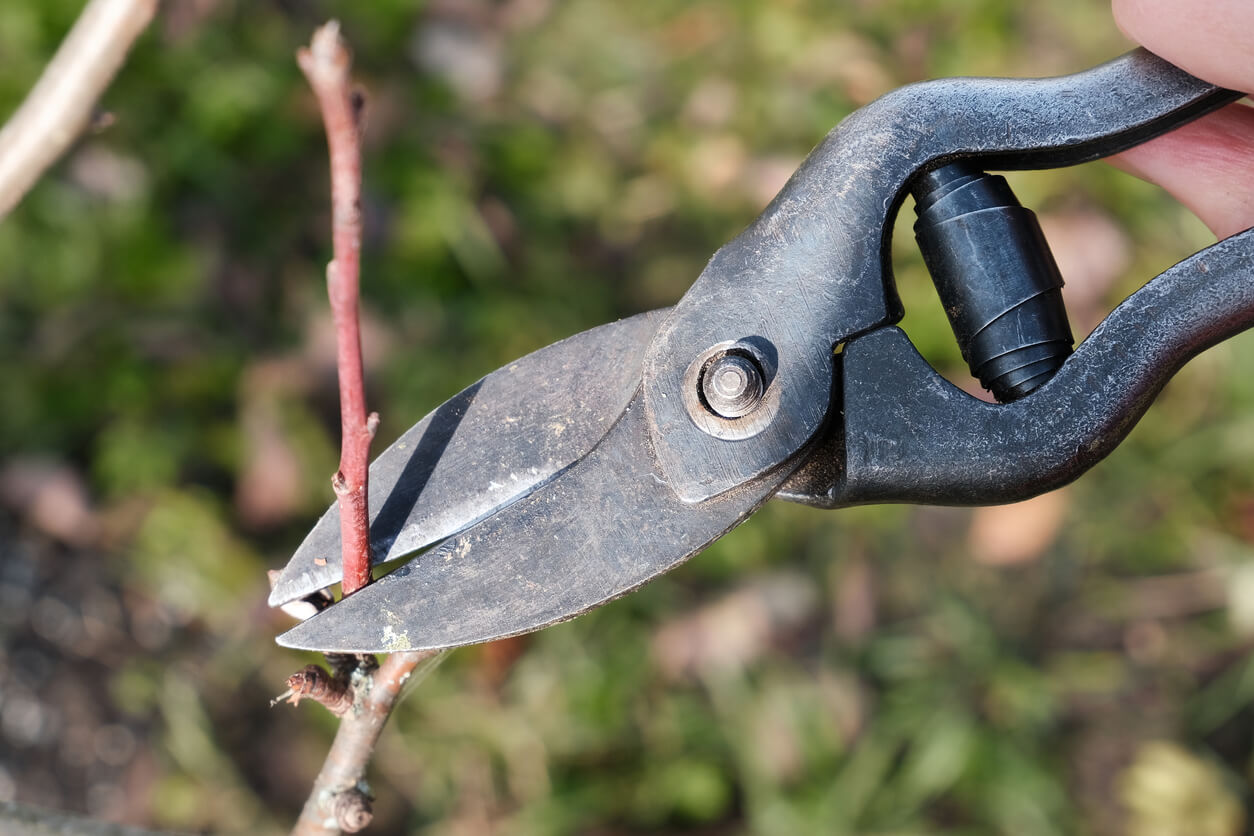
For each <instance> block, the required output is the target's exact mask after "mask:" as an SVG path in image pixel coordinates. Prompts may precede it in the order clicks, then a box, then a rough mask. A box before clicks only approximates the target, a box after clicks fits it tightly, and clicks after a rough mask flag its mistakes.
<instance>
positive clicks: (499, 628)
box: [278, 397, 790, 653]
mask: <svg viewBox="0 0 1254 836" xmlns="http://www.w3.org/2000/svg"><path fill="white" fill-rule="evenodd" d="M647 450H648V428H647V424H646V420H645V416H644V409H643V406H642V404H641V403H640V398H639V397H636V398H635V399H634V400H633V401H632V402H631V405H630V406H628V407H627V409H626V410H625V411H624V413H623V417H622V420H620V421H619V422H618V423H617V424H615V425H614V428H613V429H612V430H611V431H610V432H609V434H608V435H606V437H605V438H604V439H603V440H602V442H601V443H600V444H599V445H598V446H597V447H596V448H595V449H594V450H592V452H590V453H589V454H588V455H587V456H586V457H584V458H583V459H581V460H580V461H579V462H577V463H576V464H575V465H573V466H572V467H570V468H568V469H567V470H565V471H563V472H562V473H560V474H559V475H558V476H557V477H556V478H555V479H553V480H552V481H551V482H549V483H548V484H547V485H545V486H544V487H543V488H541V489H540V490H537V491H534V492H532V493H531V494H529V495H527V496H526V497H523V498H522V499H520V500H518V501H517V502H514V503H512V504H511V505H509V506H508V507H506V508H504V509H502V510H501V511H500V512H498V513H497V514H495V515H493V516H491V517H489V518H488V519H486V520H484V521H483V522H481V523H479V524H478V525H476V526H474V527H472V528H470V529H468V530H466V531H464V532H462V533H461V534H459V535H457V536H455V537H453V538H451V539H449V540H447V541H446V542H444V543H442V544H441V545H440V546H439V547H438V548H435V549H431V550H430V551H427V552H425V553H423V554H421V555H419V556H418V557H417V558H415V559H414V560H413V561H412V562H410V563H408V564H406V565H405V566H402V567H401V568H400V569H397V570H396V571H395V572H392V573H391V574H389V575H387V576H385V577H383V578H381V579H379V580H378V581H376V582H375V583H372V584H371V585H369V586H367V587H365V588H363V589H361V590H359V591H357V592H356V593H354V594H352V595H350V596H348V597H347V598H345V599H344V600H343V601H341V602H339V603H338V604H336V605H335V606H333V607H331V608H330V609H327V610H324V611H323V612H321V613H319V614H317V615H315V616H313V617H312V618H310V619H308V620H306V621H304V622H302V623H301V624H299V625H298V626H296V627H295V628H293V629H292V630H289V631H288V632H286V633H284V634H283V635H282V636H279V639H278V641H279V644H281V645H284V646H286V647H294V648H304V649H309V650H325V651H343V652H359V653H360V652H392V651H398V650H418V649H426V648H440V647H456V646H458V645H463V644H474V643H477V642H485V641H490V640H492V639H499V638H505V637H507V636H512V635H517V634H519V633H525V632H529V631H532V630H538V629H540V628H541V627H547V626H548V625H550V624H555V623H557V622H559V621H566V620H568V619H571V618H573V617H575V616H577V615H579V614H581V613H583V612H586V611H587V610H589V609H591V608H593V607H596V606H599V605H601V604H604V603H606V602H607V601H610V600H612V599H614V598H617V597H619V596H621V595H625V594H626V593H628V592H630V591H632V590H633V589H635V588H637V587H639V586H640V585H641V584H644V583H645V582H647V581H649V580H651V579H652V578H655V577H657V576H658V575H660V574H662V573H664V572H667V571H669V570H670V569H673V568H674V567H675V566H677V565H679V564H680V563H682V562H683V561H685V560H687V559H688V558H689V557H691V556H692V555H693V554H696V553H697V552H699V551H701V550H702V549H703V548H705V547H706V546H707V545H709V544H710V543H712V542H713V541H714V540H717V539H718V538H719V537H721V536H723V535H724V534H725V533H727V532H728V531H729V530H731V529H732V528H734V527H735V526H737V525H739V524H740V523H741V522H743V521H744V520H745V519H746V518H747V517H748V516H749V514H751V513H752V512H753V511H754V510H755V509H756V508H757V507H758V506H759V505H761V504H762V503H763V502H765V501H766V500H767V499H768V498H770V496H771V495H772V494H774V493H775V490H776V489H777V488H778V487H779V485H780V483H781V482H782V481H783V480H784V479H785V478H786V477H787V476H788V473H789V472H790V470H789V469H788V468H787V467H784V468H776V470H775V471H774V472H772V473H771V474H768V475H767V476H765V477H763V478H761V479H758V480H755V481H753V482H751V483H748V484H746V485H742V486H741V487H740V488H738V489H736V490H734V491H728V492H727V493H724V494H723V495H721V496H719V497H716V498H714V499H711V500H708V501H706V502H704V503H701V504H699V505H690V504H688V503H685V502H684V501H682V500H681V499H680V498H679V497H678V496H676V494H675V492H674V491H672V490H671V489H670V488H669V487H668V486H667V484H666V482H665V480H664V479H663V478H662V476H661V474H660V472H659V471H658V469H657V466H656V464H655V463H654V461H653V457H652V456H650V455H648V453H647Z"/></svg>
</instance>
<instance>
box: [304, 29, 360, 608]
mask: <svg viewBox="0 0 1254 836" xmlns="http://www.w3.org/2000/svg"><path fill="white" fill-rule="evenodd" d="M296 61H297V63H298V64H299V65H300V68H301V70H302V71H303V72H304V74H305V78H307V79H308V80H309V86H310V87H312V88H313V91H314V95H315V96H317V98H318V106H319V108H320V109H321V111H322V121H323V125H324V126H325V127H326V133H327V146H328V149H329V151H330V155H331V240H332V250H333V253H334V257H333V260H332V261H331V263H330V264H328V265H327V295H328V296H329V297H330V299H331V314H332V316H333V318H334V319H335V345H336V358H335V359H336V366H337V368H338V370H339V378H340V469H339V471H338V472H337V473H336V474H335V477H334V478H333V479H332V480H331V484H332V487H334V488H335V495H336V496H337V497H338V498H339V501H340V537H341V540H342V542H343V563H344V594H345V595H350V594H352V593H353V592H356V591H357V590H358V589H360V588H361V587H363V586H365V585H366V584H368V583H369V582H370V512H369V499H368V497H369V473H370V441H371V439H373V438H374V431H375V428H376V427H377V426H378V422H379V418H378V416H377V415H374V414H370V415H367V413H366V384H365V376H364V373H363V370H362V361H361V327H360V324H359V322H358V301H357V300H358V298H359V288H360V284H361V279H360V275H361V107H360V104H361V101H360V99H359V98H358V97H357V96H356V95H355V94H354V92H353V86H352V78H351V76H350V69H351V67H352V56H351V54H350V53H349V51H348V47H347V46H346V45H345V43H344V41H343V39H341V38H340V27H339V24H338V23H336V22H335V21H331V22H329V23H327V24H326V25H324V26H322V27H320V28H319V29H318V30H317V31H316V32H314V36H313V40H312V41H311V42H310V45H309V47H308V48H306V49H302V50H300V51H299V52H298V53H297V54H296Z"/></svg>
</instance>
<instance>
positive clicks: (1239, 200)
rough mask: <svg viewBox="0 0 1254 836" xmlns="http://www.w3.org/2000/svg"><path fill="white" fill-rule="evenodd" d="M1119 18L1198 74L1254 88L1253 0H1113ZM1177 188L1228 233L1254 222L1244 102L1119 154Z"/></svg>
mask: <svg viewBox="0 0 1254 836" xmlns="http://www.w3.org/2000/svg"><path fill="white" fill-rule="evenodd" d="M1112 5H1113V11H1114V15H1115V22H1116V23H1117V24H1118V25H1119V28H1120V29H1122V30H1123V32H1124V34H1126V35H1127V36H1128V37H1130V38H1132V39H1133V40H1135V41H1136V42H1138V43H1140V44H1141V45H1143V46H1144V47H1145V48H1146V49H1148V50H1149V51H1150V52H1153V53H1155V54H1156V55H1159V56H1161V57H1162V58H1165V59H1167V60H1168V61H1170V62H1171V63H1173V64H1175V65H1176V66H1178V67H1180V68H1181V69H1184V70H1187V71H1188V72H1190V73H1192V74H1193V75H1195V76H1197V77H1198V78H1201V79H1204V80H1206V81H1209V82H1211V83H1212V84H1218V85H1220V86H1222V87H1229V88H1232V89H1234V90H1242V91H1244V92H1246V93H1254V4H1252V3H1251V2H1250V0H1113V3H1112ZM1111 162H1112V163H1114V164H1115V165H1116V166H1117V167H1119V168H1121V169H1123V170H1124V171H1128V172H1130V173H1132V174H1135V175H1136V176H1138V177H1141V178H1142V179H1145V180H1148V181H1149V182H1151V183H1156V184H1158V185H1160V186H1162V187H1163V188H1165V189H1166V190H1167V191H1169V192H1171V194H1172V195H1174V196H1175V197H1176V199H1177V200H1179V201H1180V202H1181V203H1183V204H1184V205H1185V206H1187V207H1189V209H1191V210H1192V211H1193V212H1194V214H1196V215H1197V216H1198V217H1199V218H1201V219H1202V220H1203V221H1204V222H1205V223H1206V225H1207V226H1209V227H1210V228H1211V231H1212V232H1214V233H1215V234H1216V235H1218V236H1219V237H1220V238H1224V237H1226V236H1228V235H1231V234H1233V233H1234V232H1240V231H1241V230H1243V229H1246V228H1248V227H1251V226H1254V108H1251V107H1250V106H1249V105H1246V104H1243V103H1241V102H1237V103H1236V104H1232V105H1228V106H1227V107H1225V108H1222V109H1220V110H1218V111H1216V112H1215V113H1212V114H1210V115H1208V116H1205V117H1203V118H1201V119H1199V120H1197V121H1196V122H1192V123H1190V124H1188V125H1185V126H1184V127H1183V128H1180V129H1179V130H1176V131H1173V132H1171V133H1169V134H1167V135H1166V136H1163V137H1160V138H1158V139H1155V140H1153V141H1151V142H1147V143H1145V144H1144V145H1140V146H1138V147H1136V148H1133V149H1131V150H1129V151H1125V152H1123V153H1122V154H1118V155H1116V156H1115V157H1112V158H1111Z"/></svg>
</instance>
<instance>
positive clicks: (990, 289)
mask: <svg viewBox="0 0 1254 836" xmlns="http://www.w3.org/2000/svg"><path fill="white" fill-rule="evenodd" d="M912 191H913V194H914V199H915V211H916V212H917V213H918V216H919V217H918V220H917V221H916V222H915V224H914V235H915V238H916V239H917V240H918V242H919V249H920V250H921V251H922V253H923V260H924V262H926V264H927V267H928V270H929V272H931V274H932V281H933V282H935V284H936V290H937V293H938V294H939V295H940V298H941V303H942V304H943V305H944V306H945V313H946V314H947V315H948V316H949V322H950V324H951V325H952V326H953V329H954V336H956V337H957V340H958V347H959V348H960V349H961V350H962V357H963V359H964V360H966V361H967V365H968V366H969V367H970V369H971V373H972V374H973V375H975V376H976V377H977V378H979V380H980V383H981V384H983V386H984V388H985V389H988V390H989V391H991V392H992V393H993V396H994V397H995V398H997V400H999V401H1001V402H1002V403H1007V402H1009V401H1013V400H1016V399H1018V398H1022V397H1023V396H1025V395H1027V394H1029V393H1030V392H1032V391H1033V390H1035V389H1037V388H1038V387H1040V386H1041V385H1042V384H1044V383H1045V382H1046V381H1047V380H1049V379H1050V378H1051V377H1053V375H1054V373H1055V372H1056V371H1058V369H1059V367H1060V366H1062V364H1063V361H1064V360H1066V359H1067V357H1068V356H1069V355H1070V354H1071V346H1072V344H1073V343H1074V339H1073V338H1072V336H1071V326H1070V324H1069V323H1068V322H1067V311H1066V308H1065V307H1064V306H1063V301H1062V276H1061V275H1060V274H1059V272H1058V265H1057V264H1055V263H1054V256H1053V254H1052V253H1051V252H1050V251H1049V245H1048V244H1047V243H1046V242H1045V236H1044V235H1043V234H1042V233H1041V226H1040V224H1039V223H1038V222H1037V220H1036V215H1035V214H1034V213H1033V212H1032V211H1031V210H1030V209H1025V208H1024V207H1023V205H1022V204H1020V203H1019V200H1018V198H1016V197H1015V195H1014V192H1012V191H1011V190H1010V185H1009V184H1008V183H1007V182H1006V179H1005V178H1004V177H999V176H997V175H992V174H985V173H984V172H982V171H980V170H978V169H976V168H974V167H972V166H970V165H968V164H966V163H951V164H949V165H946V166H943V167H941V168H938V169H936V170H934V171H930V172H927V173H926V174H923V175H921V176H920V177H919V178H918V179H917V180H916V181H915V182H914V184H913V188H912Z"/></svg>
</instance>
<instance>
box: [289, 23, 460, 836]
mask: <svg viewBox="0 0 1254 836" xmlns="http://www.w3.org/2000/svg"><path fill="white" fill-rule="evenodd" d="M297 63H299V64H300V68H301V70H302V71H303V72H304V73H305V77H306V78H307V79H308V80H309V84H310V86H311V87H312V88H313V90H314V94H315V95H316V96H317V99H318V105H319V108H320V109H321V111H322V120H323V125H324V126H325V128H326V133H327V146H328V148H329V151H330V157H331V203H332V220H331V223H332V240H333V251H334V255H333V260H332V261H331V263H330V264H329V265H327V292H328V295H329V296H330V300H331V313H332V315H333V317H334V320H335V334H336V366H337V370H338V372H339V382H340V427H341V433H342V441H341V447H340V469H339V472H337V473H336V474H335V477H334V478H333V479H332V485H333V486H334V488H335V493H336V496H337V497H339V503H340V536H341V540H342V550H343V551H342V555H343V564H344V585H343V588H344V594H345V595H349V594H351V593H353V592H355V591H356V590H358V589H360V588H361V587H363V586H365V585H366V584H368V583H369V582H370V562H371V561H370V514H369V507H370V506H369V482H368V475H369V464H370V441H371V439H372V438H373V437H374V433H375V429H376V428H377V427H378V424H379V416H378V415H377V414H375V413H369V414H367V412H366V387H365V380H364V375H363V372H362V359H361V332H360V326H359V324H358V308H359V296H360V284H361V282H360V264H361V261H360V257H361V112H362V104H363V101H362V99H361V97H360V96H359V95H358V94H357V93H355V92H354V91H353V89H352V80H351V77H350V68H351V66H352V57H351V55H350V53H349V50H348V47H347V46H346V45H345V43H344V41H343V40H342V39H341V38H340V29H339V24H338V23H336V22H335V21H331V22H329V23H327V24H325V25H324V26H322V27H321V28H319V29H318V30H317V31H316V32H315V33H314V36H313V40H312V41H311V43H310V46H309V48H308V49H302V50H300V52H299V53H298V54H297ZM437 655H439V651H414V652H408V653H394V654H392V655H391V656H389V657H387V659H386V660H384V662H383V664H382V665H380V666H378V667H376V666H375V664H374V657H372V656H365V657H342V656H334V657H333V656H330V655H328V662H329V663H330V664H331V666H332V669H333V670H334V671H335V672H334V673H333V674H328V673H327V672H326V671H324V670H323V669H322V668H320V667H318V666H317V665H310V666H308V667H306V668H305V669H304V670H302V671H300V672H299V673H297V674H295V675H293V676H292V677H291V678H289V680H288V685H289V694H290V698H289V702H292V703H298V702H299V701H300V700H301V699H302V698H308V699H313V700H315V701H317V702H320V703H322V704H323V705H325V706H326V707H327V708H328V709H329V710H331V711H332V713H334V714H336V715H337V716H339V717H340V718H341V719H340V728H339V730H338V731H337V732H336V735H335V741H334V742H333V743H332V744H331V750H330V752H328V753H327V758H326V761H325V762H324V763H323V765H322V769H321V771H320V772H319V773H318V777H317V779H316V780H315V781H314V786H313V789H312V790H311V791H310V794H309V798H308V799H307V800H306V802H305V806H304V809H303V810H301V815H300V819H299V820H298V821H297V822H296V826H295V828H293V830H292V832H293V834H300V836H313V834H331V833H339V832H340V831H347V832H349V833H355V832H357V831H359V830H361V829H362V828H364V827H365V826H366V825H368V824H369V823H370V819H371V817H372V812H371V808H370V795H369V791H368V790H367V789H366V784H365V773H366V765H367V764H368V763H369V762H370V756H371V754H372V753H373V752H374V747H375V743H376V742H377V741H378V739H379V733H380V732H381V731H382V730H383V726H384V724H385V723H386V722H387V718H388V716H389V715H390V714H391V713H392V708H393V707H394V706H395V705H396V702H397V700H398V698H399V697H400V695H401V690H402V686H403V685H404V684H405V682H406V680H408V679H409V678H410V676H411V675H413V673H414V670H415V668H417V666H418V665H419V664H420V663H421V662H423V661H424V660H426V659H430V658H432V657H434V656H437ZM346 661H347V662H348V664H345V662H346Z"/></svg>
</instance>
